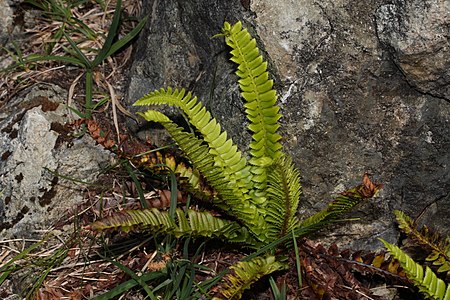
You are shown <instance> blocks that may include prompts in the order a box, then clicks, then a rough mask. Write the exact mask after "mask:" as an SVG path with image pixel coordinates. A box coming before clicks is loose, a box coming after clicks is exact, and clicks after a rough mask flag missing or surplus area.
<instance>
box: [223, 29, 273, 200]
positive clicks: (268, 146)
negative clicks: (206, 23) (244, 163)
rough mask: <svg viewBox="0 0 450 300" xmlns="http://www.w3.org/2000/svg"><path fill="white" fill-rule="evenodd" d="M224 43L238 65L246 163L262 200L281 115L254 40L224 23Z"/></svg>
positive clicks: (246, 32)
mask: <svg viewBox="0 0 450 300" xmlns="http://www.w3.org/2000/svg"><path fill="white" fill-rule="evenodd" d="M222 33H223V34H222V35H223V36H225V42H226V43H227V45H229V46H230V47H231V48H232V51H231V52H230V53H231V55H232V58H231V60H232V61H233V62H235V63H236V64H237V65H238V70H237V71H236V74H237V75H238V76H239V77H240V79H239V80H238V83H239V87H240V89H241V94H242V97H243V98H244V99H245V100H246V103H245V104H244V107H245V112H246V115H247V118H248V120H249V122H250V124H249V126H248V128H249V129H250V130H251V131H252V132H253V135H252V138H253V140H252V142H251V143H250V150H249V152H250V155H251V156H252V158H251V159H250V163H251V164H252V165H254V166H255V167H254V168H252V173H253V178H252V180H253V181H254V183H255V187H257V188H258V189H259V191H258V194H259V195H258V197H259V198H262V199H264V196H265V195H264V194H265V185H266V182H267V171H266V169H265V167H266V166H269V165H270V164H271V163H272V162H273V160H274V159H276V158H278V157H280V155H281V153H282V152H281V148H282V146H281V144H280V142H279V140H280V139H281V136H280V135H279V134H278V133H277V130H278V128H279V127H280V125H279V124H278V120H279V119H280V117H281V115H280V114H279V113H278V112H279V107H278V106H277V105H276V102H277V95H276V91H275V90H274V89H273V81H272V80H269V73H268V72H267V62H266V61H264V59H263V57H262V56H261V55H260V54H259V50H258V47H257V44H256V40H255V39H254V38H252V37H251V35H250V33H249V32H248V31H247V29H245V28H243V27H242V23H241V22H237V23H236V24H234V25H230V24H229V23H227V22H225V24H224V26H223V28H222Z"/></svg>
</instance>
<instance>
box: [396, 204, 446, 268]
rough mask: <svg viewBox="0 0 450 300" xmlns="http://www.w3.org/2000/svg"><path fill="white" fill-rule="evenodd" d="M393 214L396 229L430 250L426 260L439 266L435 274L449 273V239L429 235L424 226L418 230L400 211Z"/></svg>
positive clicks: (437, 235)
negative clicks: (396, 224)
mask: <svg viewBox="0 0 450 300" xmlns="http://www.w3.org/2000/svg"><path fill="white" fill-rule="evenodd" d="M394 214H395V217H396V219H397V222H398V227H399V228H400V229H401V230H402V231H403V232H404V233H406V234H407V235H408V236H409V237H410V238H411V239H412V240H413V241H415V242H416V243H418V244H419V245H423V246H425V247H426V248H427V249H429V250H430V252H431V253H430V254H429V255H428V256H427V258H426V260H427V261H429V262H431V263H433V265H435V266H439V268H438V270H437V272H439V273H443V272H447V273H448V272H450V238H449V237H445V238H444V237H441V236H440V235H439V234H436V233H435V234H431V233H430V231H429V229H428V228H427V227H426V226H423V228H422V230H418V229H417V228H416V226H415V225H414V221H413V220H412V219H411V218H410V217H409V216H407V215H406V214H405V213H404V212H402V211H399V210H395V211H394Z"/></svg>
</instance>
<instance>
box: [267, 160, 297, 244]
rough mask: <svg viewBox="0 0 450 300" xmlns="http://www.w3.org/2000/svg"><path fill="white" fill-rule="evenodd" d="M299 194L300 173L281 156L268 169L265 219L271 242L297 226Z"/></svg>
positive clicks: (289, 161)
mask: <svg viewBox="0 0 450 300" xmlns="http://www.w3.org/2000/svg"><path fill="white" fill-rule="evenodd" d="M300 194H301V186H300V172H299V171H298V170H297V169H296V168H295V166H294V164H293V162H292V159H291V158H290V157H286V156H284V155H282V156H280V157H279V158H277V159H276V160H275V161H274V163H273V164H272V165H271V166H270V167H268V182H267V199H268V205H267V217H266V219H267V225H268V232H269V234H270V237H271V238H272V239H273V240H275V239H277V238H279V237H281V236H283V235H285V234H286V233H288V232H290V231H292V229H294V227H295V226H297V225H298V218H297V209H298V204H299V200H300Z"/></svg>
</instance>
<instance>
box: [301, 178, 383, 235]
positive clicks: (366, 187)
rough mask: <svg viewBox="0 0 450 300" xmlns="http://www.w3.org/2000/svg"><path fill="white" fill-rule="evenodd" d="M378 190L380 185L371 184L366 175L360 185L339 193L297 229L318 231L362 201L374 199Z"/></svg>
mask: <svg viewBox="0 0 450 300" xmlns="http://www.w3.org/2000/svg"><path fill="white" fill-rule="evenodd" d="M380 189H381V184H375V183H373V182H372V181H370V179H369V177H368V175H367V174H365V175H364V177H363V183H362V184H360V185H358V186H357V187H354V188H352V189H349V190H347V191H345V192H343V193H341V194H340V195H339V196H338V197H337V198H336V199H335V200H334V201H332V202H330V203H329V204H328V206H327V207H326V208H325V209H323V210H321V211H320V212H318V213H316V214H314V215H312V216H311V217H309V218H307V219H306V220H304V221H302V222H301V223H300V224H299V225H298V227H306V226H311V225H312V227H310V228H311V230H310V232H311V231H316V230H319V229H321V228H322V227H324V226H326V225H328V224H330V223H332V222H333V221H335V220H337V219H338V218H339V217H341V216H342V215H343V214H345V213H346V212H348V211H349V210H350V209H352V208H353V207H355V206H356V205H357V204H359V203H360V202H362V201H363V200H365V199H369V198H372V197H374V196H375V195H376V194H377V193H378V191H379V190H380Z"/></svg>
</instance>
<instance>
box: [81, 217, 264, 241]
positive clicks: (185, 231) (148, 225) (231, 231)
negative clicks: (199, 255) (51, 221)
mask: <svg viewBox="0 0 450 300" xmlns="http://www.w3.org/2000/svg"><path fill="white" fill-rule="evenodd" d="M176 216H177V218H176V221H175V220H173V219H172V218H171V217H170V215H169V212H168V211H161V210H158V209H156V208H150V209H141V210H125V211H121V212H118V213H115V214H113V215H112V216H109V217H106V218H103V219H102V220H100V221H97V222H94V223H92V224H91V225H90V229H93V230H97V231H104V230H108V229H121V230H122V231H125V232H128V231H130V230H132V229H138V230H144V231H148V232H151V233H153V234H170V235H173V236H175V237H177V238H180V237H188V236H197V237H200V236H201V237H214V238H221V239H227V240H229V241H231V242H237V243H250V244H256V243H257V241H255V240H254V238H253V236H252V235H250V234H249V232H248V231H247V229H246V228H245V227H242V226H240V225H239V224H238V223H237V222H234V221H229V220H224V219H222V218H218V217H215V216H213V215H212V214H211V213H209V212H199V211H195V210H191V209H188V210H186V212H185V211H183V210H181V209H176Z"/></svg>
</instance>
